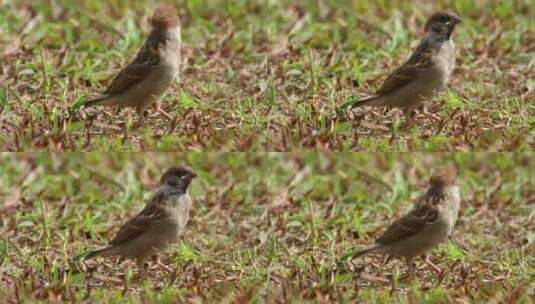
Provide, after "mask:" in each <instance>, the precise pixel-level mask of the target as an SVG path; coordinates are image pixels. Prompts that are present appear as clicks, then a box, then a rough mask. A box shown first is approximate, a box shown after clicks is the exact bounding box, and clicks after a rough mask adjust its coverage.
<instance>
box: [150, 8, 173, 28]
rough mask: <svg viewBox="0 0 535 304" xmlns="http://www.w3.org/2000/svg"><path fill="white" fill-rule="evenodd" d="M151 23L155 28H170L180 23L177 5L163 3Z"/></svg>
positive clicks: (155, 12)
mask: <svg viewBox="0 0 535 304" xmlns="http://www.w3.org/2000/svg"><path fill="white" fill-rule="evenodd" d="M151 24H152V26H153V27H155V28H164V29H165V28H170V27H175V26H177V25H179V24H180V20H179V19H178V13H177V10H176V7H174V6H172V5H161V6H159V7H158V8H157V9H156V10H155V11H154V15H153V16H152V19H151Z"/></svg>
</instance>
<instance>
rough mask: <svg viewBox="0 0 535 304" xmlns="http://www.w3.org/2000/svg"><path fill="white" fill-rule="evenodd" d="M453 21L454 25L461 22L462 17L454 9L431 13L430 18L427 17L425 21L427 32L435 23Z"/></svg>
mask: <svg viewBox="0 0 535 304" xmlns="http://www.w3.org/2000/svg"><path fill="white" fill-rule="evenodd" d="M447 22H451V23H453V24H454V25H456V24H458V23H460V22H461V18H459V16H457V14H455V13H454V12H453V11H450V10H447V11H443V12H437V13H434V14H433V15H431V17H429V19H427V22H426V23H425V28H424V29H425V31H426V32H427V31H428V30H429V28H430V27H431V25H432V24H434V23H447Z"/></svg>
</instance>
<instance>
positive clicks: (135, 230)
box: [110, 195, 167, 245]
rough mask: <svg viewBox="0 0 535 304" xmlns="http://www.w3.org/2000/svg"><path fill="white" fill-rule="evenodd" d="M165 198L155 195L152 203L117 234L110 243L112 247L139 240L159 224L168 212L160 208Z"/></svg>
mask: <svg viewBox="0 0 535 304" xmlns="http://www.w3.org/2000/svg"><path fill="white" fill-rule="evenodd" d="M163 199H164V197H163V196H161V195H155V196H154V197H153V198H152V200H151V202H150V203H149V204H148V205H147V206H146V207H145V208H144V209H143V210H142V211H141V212H140V213H139V214H138V215H136V216H135V217H134V218H132V219H130V220H128V221H127V222H126V223H125V224H124V225H123V226H122V227H121V229H119V232H117V235H116V236H115V238H113V240H112V241H111V242H110V245H119V244H122V243H124V242H127V241H130V240H132V239H135V238H138V237H140V236H141V235H143V234H145V233H146V232H148V231H149V230H150V228H151V227H152V226H153V225H154V224H156V223H158V222H159V221H160V220H161V219H162V218H163V217H165V215H166V214H165V213H166V212H167V210H166V209H165V208H162V207H161V206H158V204H160V203H162V202H163Z"/></svg>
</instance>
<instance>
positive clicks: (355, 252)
mask: <svg viewBox="0 0 535 304" xmlns="http://www.w3.org/2000/svg"><path fill="white" fill-rule="evenodd" d="M379 248H380V245H378V244H375V245H373V246H370V247H368V248H366V249H361V250H353V251H351V252H349V253H347V254H346V255H344V256H343V257H342V258H340V260H338V263H337V265H339V266H340V265H343V264H344V263H345V262H346V261H347V260H349V259H351V258H357V257H360V256H363V255H366V254H368V253H373V252H376V251H377V250H378V249H379Z"/></svg>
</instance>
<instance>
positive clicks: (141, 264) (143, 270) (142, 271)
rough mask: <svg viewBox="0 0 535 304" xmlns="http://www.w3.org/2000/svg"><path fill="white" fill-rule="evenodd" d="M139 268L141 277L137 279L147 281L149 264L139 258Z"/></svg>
mask: <svg viewBox="0 0 535 304" xmlns="http://www.w3.org/2000/svg"><path fill="white" fill-rule="evenodd" d="M136 262H137V267H138V268H139V275H138V276H137V278H136V279H142V280H143V279H145V275H146V274H147V269H148V264H147V263H146V262H145V259H143V258H138V259H137V261H136Z"/></svg>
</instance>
